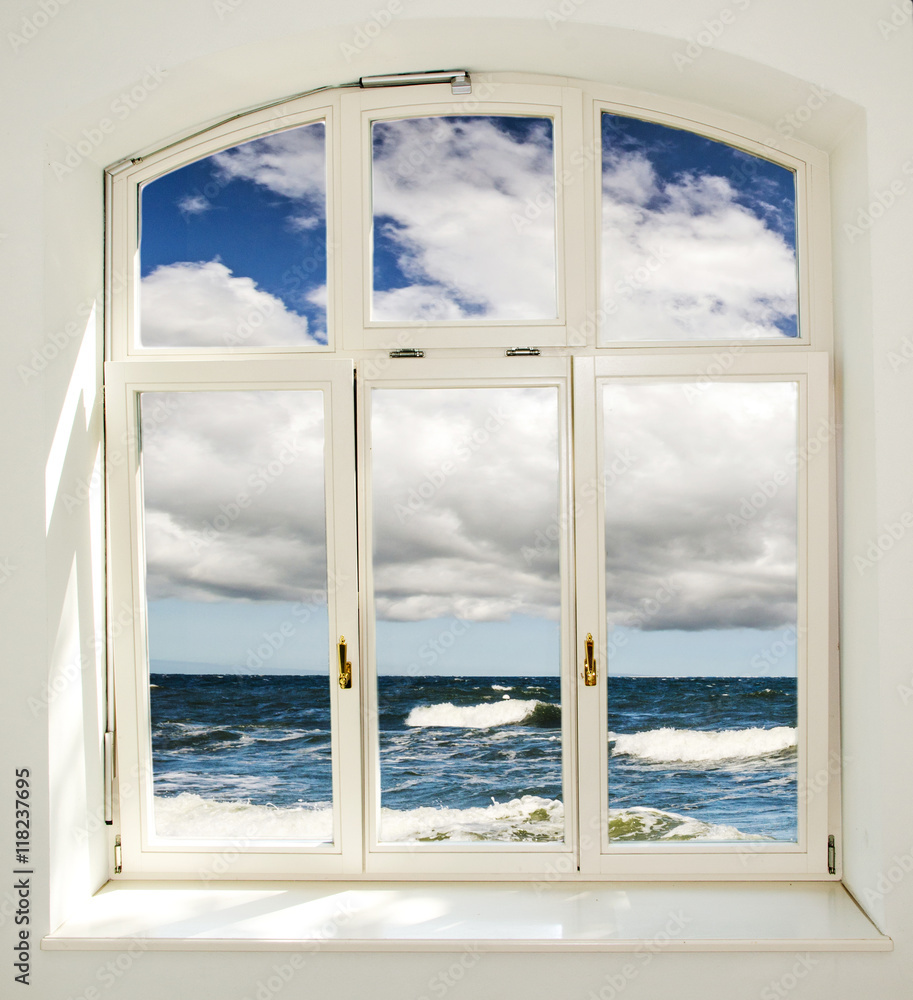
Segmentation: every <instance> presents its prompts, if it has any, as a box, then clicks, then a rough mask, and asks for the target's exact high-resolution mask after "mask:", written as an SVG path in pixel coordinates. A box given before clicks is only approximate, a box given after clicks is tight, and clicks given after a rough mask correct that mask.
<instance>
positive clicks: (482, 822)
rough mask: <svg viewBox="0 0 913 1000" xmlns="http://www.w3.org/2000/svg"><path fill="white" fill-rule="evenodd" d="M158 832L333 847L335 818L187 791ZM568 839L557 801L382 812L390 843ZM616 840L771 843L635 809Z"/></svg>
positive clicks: (166, 800)
mask: <svg viewBox="0 0 913 1000" xmlns="http://www.w3.org/2000/svg"><path fill="white" fill-rule="evenodd" d="M155 829H156V833H157V834H158V835H159V836H161V837H174V838H179V839H182V840H208V841H213V840H232V841H236V842H239V843H241V844H243V843H245V842H247V841H251V842H257V841H263V840H293V841H304V842H310V843H315V842H316V843H329V842H330V841H331V840H332V836H333V812H332V810H331V809H330V808H327V807H326V805H324V804H321V805H320V806H317V807H313V808H312V807H309V806H262V805H251V804H250V803H249V802H218V801H215V800H214V799H205V798H202V797H201V796H199V795H193V794H190V793H188V792H183V793H182V794H180V795H175V796H156V798H155ZM563 835H564V805H563V803H561V802H560V801H559V800H557V799H547V798H542V797H540V796H538V795H524V796H522V797H520V798H518V799H511V800H509V801H507V802H492V804H491V805H490V806H476V807H470V808H468V809H451V808H448V807H446V806H442V807H437V808H436V807H433V806H421V807H419V808H417V809H381V811H380V839H381V841H383V842H385V843H437V842H449V843H479V842H485V841H500V842H514V843H516V842H528V843H537V842H555V841H560V840H561V838H562V837H563ZM609 835H610V837H611V838H612V840H616V841H624V840H709V841H726V840H729V841H732V840H769V839H770V838H768V837H762V836H758V835H756V834H749V833H743V832H742V831H741V830H738V829H736V827H734V826H726V825H722V824H718V823H706V822H703V821H701V820H698V819H694V818H692V817H688V816H681V815H679V814H677V813H670V812H663V811H662V810H660V809H649V808H646V807H639V806H634V807H631V808H627V809H610V810H609Z"/></svg>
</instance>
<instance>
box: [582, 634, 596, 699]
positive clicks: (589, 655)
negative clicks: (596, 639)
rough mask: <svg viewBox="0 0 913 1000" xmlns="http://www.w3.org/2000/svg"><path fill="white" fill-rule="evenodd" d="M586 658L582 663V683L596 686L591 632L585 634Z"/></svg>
mask: <svg viewBox="0 0 913 1000" xmlns="http://www.w3.org/2000/svg"><path fill="white" fill-rule="evenodd" d="M585 648H586V660H585V661H584V664H583V683H584V684H585V685H586V686H587V687H595V686H596V657H595V655H594V654H593V633H592V632H587V634H586V644H585Z"/></svg>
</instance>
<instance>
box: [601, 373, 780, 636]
mask: <svg viewBox="0 0 913 1000" xmlns="http://www.w3.org/2000/svg"><path fill="white" fill-rule="evenodd" d="M689 389H690V391H689ZM605 392H606V395H605V400H606V411H605V432H604V441H605V450H606V465H607V467H608V468H611V462H612V460H613V457H614V456H622V457H623V459H624V461H623V463H621V464H620V465H619V466H617V468H618V469H619V470H620V471H619V473H618V474H617V475H610V477H609V481H608V484H607V490H606V505H605V525H606V563H607V566H606V576H607V611H608V615H609V621H610V622H611V623H613V624H625V622H626V621H629V620H630V619H631V616H632V615H634V616H637V617H640V618H642V619H643V628H645V629H670V628H676V629H686V630H700V629H706V628H726V627H732V628H735V627H746V628H774V627H778V626H782V625H789V624H793V625H794V624H795V621H796V572H797V564H796V518H797V508H796V482H795V465H794V464H793V463H791V461H790V456H791V455H793V456H794V455H795V449H796V435H797V427H796V392H795V386H794V384H793V383H767V382H760V383H758V382H755V383H745V382H743V383H727V382H719V383H710V384H703V385H697V386H694V385H691V386H683V385H680V384H674V383H673V384H671V385H632V386H625V385H620V384H612V385H610V387H609V388H607V389H606V390H605ZM765 490H766V492H765ZM768 494H769V495H768ZM746 503H747V505H746ZM746 514H747V515H748V516H745V515H746ZM670 584H671V587H670V586H669V585H670ZM663 587H666V590H667V591H668V590H671V591H672V592H673V596H672V597H671V599H670V598H669V597H668V593H664V594H663V595H662V597H663V599H662V600H661V601H659V602H657V603H658V604H659V607H658V608H657V607H656V606H655V605H653V604H652V603H651V601H655V600H656V598H657V592H658V591H659V590H660V589H661V588H663ZM644 602H647V603H646V605H645V603H644ZM645 609H646V610H652V612H653V613H652V614H646V615H645V614H644V611H645Z"/></svg>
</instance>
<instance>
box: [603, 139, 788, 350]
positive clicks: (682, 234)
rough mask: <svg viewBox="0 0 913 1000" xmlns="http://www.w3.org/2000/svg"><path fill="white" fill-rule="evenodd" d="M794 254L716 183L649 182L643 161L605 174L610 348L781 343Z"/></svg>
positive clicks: (636, 158)
mask: <svg viewBox="0 0 913 1000" xmlns="http://www.w3.org/2000/svg"><path fill="white" fill-rule="evenodd" d="M796 289H797V278H796V261H795V255H794V253H793V250H792V248H791V247H790V246H788V245H787V243H786V242H785V240H784V239H783V238H782V237H781V236H780V235H779V234H778V233H776V232H775V231H774V230H772V229H769V228H768V227H767V225H766V223H765V221H764V219H763V218H761V217H759V216H758V215H755V214H754V213H753V212H752V211H751V210H750V209H749V208H747V207H746V206H744V205H742V204H740V203H739V202H738V200H737V191H736V190H735V188H733V186H732V185H731V183H730V182H729V181H728V180H727V179H725V178H723V177H714V176H711V175H701V176H695V175H691V174H689V175H683V176H681V177H680V178H679V179H677V180H676V181H674V182H663V181H662V180H661V179H660V178H658V177H657V175H656V173H655V171H654V170H653V168H652V166H651V165H650V163H649V161H648V160H647V159H646V158H645V157H644V156H643V154H642V153H638V152H634V153H619V154H616V155H615V156H614V157H613V158H611V159H609V160H608V161H607V164H606V167H605V169H604V173H603V221H602V297H603V298H602V301H603V306H604V308H606V309H607V311H608V313H609V315H608V316H607V317H606V319H605V322H604V324H603V332H602V335H603V337H604V338H605V339H606V340H607V341H608V340H738V339H742V338H746V337H772V338H779V337H782V336H783V334H782V332H781V331H780V330H779V329H778V327H777V326H776V323H777V321H783V320H789V319H790V317H793V316H794V315H795V312H796V301H797V298H796V295H797V292H796Z"/></svg>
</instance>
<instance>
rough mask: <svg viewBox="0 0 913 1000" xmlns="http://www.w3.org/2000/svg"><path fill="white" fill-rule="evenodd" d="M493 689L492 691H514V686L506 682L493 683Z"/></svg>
mask: <svg viewBox="0 0 913 1000" xmlns="http://www.w3.org/2000/svg"><path fill="white" fill-rule="evenodd" d="M491 689H492V691H513V688H512V687H508V686H507V685H506V684H492V686H491Z"/></svg>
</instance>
